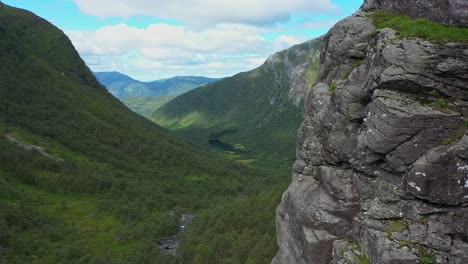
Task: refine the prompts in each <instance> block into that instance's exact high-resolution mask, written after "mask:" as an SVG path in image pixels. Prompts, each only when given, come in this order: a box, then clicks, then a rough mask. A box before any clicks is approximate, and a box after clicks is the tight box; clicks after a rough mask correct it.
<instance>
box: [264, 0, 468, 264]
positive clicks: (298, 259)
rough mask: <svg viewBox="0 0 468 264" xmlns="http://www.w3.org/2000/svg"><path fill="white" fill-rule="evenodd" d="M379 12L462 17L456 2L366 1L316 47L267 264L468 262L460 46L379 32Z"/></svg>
mask: <svg viewBox="0 0 468 264" xmlns="http://www.w3.org/2000/svg"><path fill="white" fill-rule="evenodd" d="M420 2H421V4H420ZM422 2H424V4H423V3H422ZM414 5H416V7H413V6H414ZM426 5H427V6H429V7H430V6H431V5H434V6H441V7H442V6H445V7H457V5H458V8H443V9H440V10H439V12H434V13H433V14H431V15H429V16H426V14H427V13H426V11H424V10H426ZM376 8H378V9H387V10H393V11H405V12H408V13H409V14H410V15H414V14H413V13H414V12H416V11H415V10H419V11H418V12H419V13H418V14H417V15H415V16H419V17H427V18H429V19H432V20H434V21H438V22H444V23H447V24H466V21H467V18H468V16H467V15H466V11H467V8H466V1H462V0H460V1H457V0H443V1H442V0H433V1H432V0H431V1H405V0H401V1H400V0H392V1H386V0H368V1H366V3H365V4H364V6H363V8H361V10H360V11H359V12H357V13H356V14H355V15H353V16H352V17H349V18H347V19H345V20H343V21H341V22H340V23H338V24H337V25H336V26H335V27H334V28H332V29H331V31H330V32H329V33H328V34H327V35H326V36H325V38H324V43H323V44H322V51H321V59H320V60H321V66H320V72H319V76H318V79H317V81H316V83H315V85H314V87H313V88H312V91H311V92H310V94H309V96H308V98H307V100H306V113H305V119H304V121H303V123H302V126H301V128H300V129H299V132H298V147H297V161H296V163H295V164H294V168H293V181H292V183H291V185H290V187H289V188H288V190H287V191H286V192H285V193H284V195H283V199H282V202H281V204H280V206H279V207H278V210H277V232H278V245H279V251H278V253H277V255H276V257H275V258H274V260H273V262H272V263H273V264H291V263H298V264H301V263H304V264H305V263H369V262H370V263H459V264H461V263H468V207H467V205H468V135H467V134H466V131H467V129H468V122H467V119H466V118H467V113H468V111H467V105H468V104H467V100H468V75H467V73H468V45H467V44H463V43H431V42H428V41H425V40H423V39H402V38H398V37H397V34H396V32H395V31H394V30H392V29H382V30H376V28H375V27H374V25H373V23H372V19H370V18H369V16H368V13H367V12H370V11H372V10H373V9H376ZM448 18H450V19H448ZM441 102H442V103H441ZM445 102H448V103H445ZM435 261H437V262H435Z"/></svg>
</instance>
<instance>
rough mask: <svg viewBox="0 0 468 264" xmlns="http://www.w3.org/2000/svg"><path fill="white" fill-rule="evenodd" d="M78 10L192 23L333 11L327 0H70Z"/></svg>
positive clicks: (266, 21)
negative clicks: (146, 16)
mask: <svg viewBox="0 0 468 264" xmlns="http://www.w3.org/2000/svg"><path fill="white" fill-rule="evenodd" d="M73 1H74V2H75V3H76V4H77V5H78V7H79V8H80V10H81V11H83V12H85V13H87V14H90V15H94V16H98V17H103V18H104V17H129V16H135V15H148V16H155V17H158V18H162V19H177V20H180V21H185V22H189V23H190V24H192V25H213V24H218V23H243V24H269V23H274V22H279V21H285V20H287V19H288V18H289V16H290V15H291V14H292V13H297V12H300V13H311V14H324V13H328V14H330V13H333V14H336V13H337V12H338V11H339V8H338V7H337V6H336V5H335V4H333V3H332V1H331V0H288V1H285V0H170V1H169V0H99V1H96V0H73Z"/></svg>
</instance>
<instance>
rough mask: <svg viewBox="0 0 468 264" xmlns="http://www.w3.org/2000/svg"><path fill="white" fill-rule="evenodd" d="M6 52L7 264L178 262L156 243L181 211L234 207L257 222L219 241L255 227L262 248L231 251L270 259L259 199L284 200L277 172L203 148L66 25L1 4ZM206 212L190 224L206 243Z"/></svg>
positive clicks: (0, 82)
mask: <svg viewBox="0 0 468 264" xmlns="http://www.w3.org/2000/svg"><path fill="white" fill-rule="evenodd" d="M0 61H1V62H2V63H0V75H1V76H2V77H1V78H0V263H2V264H3V263H171V262H172V260H173V259H174V258H173V257H171V256H169V255H166V254H161V253H160V252H159V247H158V241H159V240H160V239H161V238H163V237H168V236H172V235H175V234H179V233H178V231H179V226H180V224H181V218H180V216H181V215H182V214H195V215H198V214H200V216H199V217H198V219H200V220H198V221H202V222H203V219H209V218H210V217H212V216H213V215H216V214H220V213H221V214H223V215H227V213H228V212H229V213H230V214H231V215H233V216H234V218H235V219H243V217H241V215H242V214H245V213H247V214H249V215H250V218H249V220H248V221H250V222H248V223H247V222H245V225H244V224H243V223H242V222H238V223H236V224H237V225H236V226H235V227H232V228H229V229H228V226H226V228H220V227H222V224H226V223H220V224H218V225H216V226H217V228H218V230H217V233H216V235H221V236H223V234H224V232H231V231H229V230H236V232H234V234H232V235H230V241H229V242H226V243H223V244H219V245H216V246H217V247H218V248H217V249H219V250H221V251H223V250H224V249H228V248H232V246H233V245H234V244H236V243H237V244H239V241H241V240H242V238H241V234H242V233H243V232H249V234H251V235H250V236H249V237H250V239H251V243H253V245H256V244H259V245H262V247H261V251H260V252H256V254H250V253H249V251H250V249H248V250H247V253H246V254H244V255H242V256H240V255H236V254H237V253H236V252H235V251H232V252H231V254H232V257H233V258H236V259H238V261H240V262H244V263H245V262H247V258H250V260H249V261H251V262H254V263H266V262H268V261H269V259H271V257H272V255H273V254H274V251H275V250H276V248H275V245H274V240H275V239H274V238H275V237H274V236H275V235H274V221H273V210H270V209H272V208H270V209H268V208H266V207H261V208H259V207H258V206H257V208H255V207H253V206H251V205H253V204H255V201H256V197H257V196H258V195H261V196H258V197H263V198H262V199H263V200H264V201H266V202H268V203H270V204H271V205H274V204H275V203H276V202H277V200H278V197H279V192H278V190H280V189H281V186H283V184H282V179H281V178H280V177H279V173H278V172H266V171H260V170H257V169H255V168H251V167H246V166H243V165H241V164H238V163H231V162H227V161H225V160H223V159H220V158H218V157H215V156H212V155H211V154H207V153H204V152H202V151H201V150H199V149H197V148H196V147H193V146H192V145H190V144H187V143H185V142H183V141H182V140H180V139H179V138H178V137H176V136H174V135H172V134H171V133H170V132H168V131H166V130H165V129H162V128H160V127H159V126H157V125H155V124H154V123H152V122H150V121H148V120H147V119H145V118H143V117H141V116H139V115H137V114H135V113H133V112H132V111H130V110H129V109H128V108H126V107H125V106H124V105H123V104H122V103H121V102H120V101H118V100H117V99H116V98H114V97H113V96H112V95H111V94H110V93H109V92H108V91H107V90H106V88H105V87H104V86H102V85H101V84H99V83H98V81H97V80H96V78H95V77H94V76H93V74H92V73H91V71H90V70H89V69H88V68H87V66H86V65H85V64H84V62H83V60H82V59H81V58H80V57H79V55H78V53H77V52H76V50H75V49H74V47H73V45H72V43H71V42H70V40H69V39H68V38H67V37H66V36H65V35H64V34H63V32H62V31H61V30H59V29H58V28H56V27H55V26H53V25H51V24H50V23H48V22H47V21H45V20H43V19H41V18H39V17H37V16H35V15H34V14H32V13H30V12H28V11H25V10H21V9H16V8H13V7H10V6H7V5H4V4H3V3H1V2H0ZM278 186H279V187H278ZM264 190H275V191H268V193H266V194H265V193H264V192H263V191H264ZM262 193H263V194H262ZM239 197H243V198H248V199H246V200H243V201H242V202H241V201H240V199H241V198H239ZM239 203H241V205H242V208H243V210H242V211H241V210H240V209H239V208H240V207H236V205H237V204H239ZM270 207H271V206H270ZM226 210H229V211H226ZM262 219H267V222H265V221H264V223H265V224H264V225H263V226H262V227H261V228H258V227H257V226H255V225H254V224H253V223H256V222H257V220H258V221H263V220H262ZM245 221H247V219H246V220H245ZM196 222H197V221H194V225H193V226H194V227H193V228H192V229H191V230H192V231H191V232H194V233H198V234H203V235H200V237H198V238H197V239H199V241H200V243H199V244H200V245H204V244H203V243H202V242H203V241H207V242H206V243H207V245H208V242H209V241H213V238H212V234H213V233H212V232H204V231H206V230H208V229H209V228H211V227H210V226H204V225H198V224H196ZM177 237H179V235H178V236H177ZM265 237H267V238H269V239H268V241H270V242H271V243H269V244H265V243H264V241H265ZM184 239H190V237H189V236H188V237H187V238H184ZM182 245H185V246H182V248H181V249H180V250H181V252H184V254H183V256H182V257H181V258H183V260H184V261H190V260H193V259H194V258H196V255H197V252H195V251H193V250H191V247H194V246H195V245H193V244H186V243H185V244H184V243H182ZM212 246H214V245H212ZM252 248H253V247H252ZM255 248H260V246H256V247H255ZM217 252H218V251H217V250H212V251H209V252H204V253H203V256H200V257H198V258H199V259H200V258H201V259H203V257H204V258H206V259H207V260H209V259H214V257H213V255H216V254H218V253H217ZM244 253H245V252H244ZM258 253H260V254H259V255H258ZM181 261H182V260H181ZM179 263H180V261H179ZM204 263H209V262H207V261H205V262H204Z"/></svg>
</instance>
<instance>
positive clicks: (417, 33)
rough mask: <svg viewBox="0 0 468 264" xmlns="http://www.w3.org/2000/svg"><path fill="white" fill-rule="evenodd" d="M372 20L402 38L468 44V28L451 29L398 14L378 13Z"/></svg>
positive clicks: (374, 14) (378, 26) (377, 25)
mask: <svg viewBox="0 0 468 264" xmlns="http://www.w3.org/2000/svg"><path fill="white" fill-rule="evenodd" d="M371 16H372V18H373V19H374V24H375V26H376V27H377V28H378V29H382V28H387V27H388V28H393V29H395V30H396V31H397V32H398V34H399V36H400V37H402V38H411V37H418V38H423V39H427V40H430V41H436V42H451V41H453V42H468V27H451V26H445V25H442V24H438V23H435V22H432V21H429V20H426V19H412V18H411V17H409V16H405V15H401V14H398V13H392V12H386V11H377V12H375V13H373V14H372V15H371Z"/></svg>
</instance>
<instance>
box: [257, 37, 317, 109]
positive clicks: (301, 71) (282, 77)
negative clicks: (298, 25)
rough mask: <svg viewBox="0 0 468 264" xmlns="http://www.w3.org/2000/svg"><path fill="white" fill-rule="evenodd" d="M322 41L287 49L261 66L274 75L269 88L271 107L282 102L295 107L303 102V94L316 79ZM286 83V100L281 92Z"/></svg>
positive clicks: (310, 41) (304, 95) (272, 56)
mask: <svg viewBox="0 0 468 264" xmlns="http://www.w3.org/2000/svg"><path fill="white" fill-rule="evenodd" d="M321 44H322V38H316V39H312V40H309V41H307V42H305V43H302V44H299V45H295V46H293V47H291V48H289V49H287V50H284V51H281V52H278V53H275V54H273V55H271V56H270V57H269V58H268V59H267V61H266V62H265V63H264V64H263V65H262V66H261V67H262V68H263V70H264V71H265V72H266V73H267V74H268V75H269V76H274V78H275V82H274V87H271V91H272V92H273V93H272V96H270V102H271V104H281V103H285V100H291V101H293V103H294V104H295V105H296V106H299V105H300V104H301V103H302V102H303V101H304V99H305V97H306V94H307V91H308V90H309V88H310V87H311V85H312V84H313V83H314V81H315V78H316V77H317V71H318V64H319V60H320V45H321ZM285 84H288V85H287V87H289V91H288V97H287V98H286V97H284V95H283V92H282V89H283V87H284V86H285Z"/></svg>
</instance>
